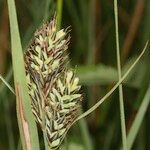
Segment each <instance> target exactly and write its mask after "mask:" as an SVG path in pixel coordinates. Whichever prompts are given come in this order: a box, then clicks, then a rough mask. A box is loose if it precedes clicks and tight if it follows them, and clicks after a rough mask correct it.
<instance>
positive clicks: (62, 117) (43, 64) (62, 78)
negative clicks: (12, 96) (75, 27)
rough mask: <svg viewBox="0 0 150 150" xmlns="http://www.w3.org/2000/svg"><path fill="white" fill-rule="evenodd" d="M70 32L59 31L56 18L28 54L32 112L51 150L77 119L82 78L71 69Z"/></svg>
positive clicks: (39, 34) (38, 31) (32, 45)
mask: <svg viewBox="0 0 150 150" xmlns="http://www.w3.org/2000/svg"><path fill="white" fill-rule="evenodd" d="M67 33H68V29H62V30H60V31H57V30H56V18H53V19H52V20H51V21H50V23H46V24H44V25H43V26H42V27H41V28H40V29H39V30H37V31H36V32H35V35H34V38H33V40H32V42H31V44H30V46H29V48H28V49H27V51H26V52H25V56H24V57H25V68H26V76H27V83H28V89H29V95H30V97H31V106H32V112H33V114H34V116H35V119H36V121H37V123H38V124H39V125H40V126H41V128H42V131H43V132H44V134H45V135H46V139H47V141H48V144H49V146H50V148H51V149H57V148H58V147H59V146H60V144H61V142H62V141H63V139H64V137H65V135H66V133H67V131H68V129H69V128H70V126H71V125H72V123H73V122H74V120H75V119H76V118H77V113H78V110H79V107H80V101H81V94H80V93H79V89H80V86H79V85H78V82H79V79H78V78H77V77H75V75H74V72H73V71H72V70H71V69H69V68H68V66H67V64H68V58H67V53H66V50H67V48H68V44H69V40H70V36H68V35H67Z"/></svg>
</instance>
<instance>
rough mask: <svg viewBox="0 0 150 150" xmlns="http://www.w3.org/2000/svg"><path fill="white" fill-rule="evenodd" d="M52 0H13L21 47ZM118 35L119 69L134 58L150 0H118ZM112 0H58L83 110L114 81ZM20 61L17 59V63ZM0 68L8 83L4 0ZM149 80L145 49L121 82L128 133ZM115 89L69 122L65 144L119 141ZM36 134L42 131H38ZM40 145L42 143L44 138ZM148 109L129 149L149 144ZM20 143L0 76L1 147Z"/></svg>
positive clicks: (93, 148) (144, 35) (48, 13)
mask: <svg viewBox="0 0 150 150" xmlns="http://www.w3.org/2000/svg"><path fill="white" fill-rule="evenodd" d="M56 7H57V1H56V0H16V8H17V15H18V22H19V28H20V34H21V40H22V45H23V49H26V47H27V46H28V44H29V42H30V40H31V39H32V36H33V34H34V32H35V30H36V29H37V28H38V27H39V26H41V25H42V24H43V23H44V22H46V21H48V20H50V18H51V17H52V16H53V15H54V14H55V12H56ZM118 7H119V16H118V17H119V36H120V51H121V64H122V71H123V72H125V71H126V70H127V68H129V66H130V65H131V64H132V63H133V62H134V60H135V59H136V58H137V56H138V55H139V53H140V52H141V50H142V49H143V47H144V44H145V43H146V41H147V40H148V39H149V36H150V0H126V1H125V0H120V1H119V3H118ZM114 25H115V24H114V10H113V0H108V1H105V0H63V8H62V25H61V27H62V28H66V27H68V26H71V32H70V34H71V42H70V46H69V49H68V52H69V56H70V62H71V66H72V67H73V68H75V69H76V73H77V76H79V78H80V83H81V84H82V85H83V87H82V90H81V91H82V93H83V111H85V110H87V109H88V108H90V107H91V106H93V105H94V104H95V103H96V102H97V101H98V100H99V99H100V98H101V97H103V96H104V95H105V94H106V93H107V92H108V91H109V90H110V88H111V87H112V86H113V85H114V83H115V82H117V81H118V75H117V59H116V45H115V26H114ZM18 65H19V64H18ZM0 74H1V75H2V76H3V77H4V78H5V79H6V80H7V81H8V82H9V83H10V84H11V85H12V86H13V72H12V62H11V50H10V34H9V18H8V8H7V1H6V0H0ZM149 84H150V53H149V51H147V52H146V53H145V54H144V57H142V59H141V60H140V62H139V63H138V64H137V66H136V67H135V68H134V69H133V70H132V73H131V74H130V75H129V76H128V78H127V79H126V80H125V81H124V83H123V95H124V105H125V116H126V117H125V120H126V129H127V133H128V131H129V129H130V127H131V125H132V122H133V120H134V118H135V115H136V114H137V111H138V108H139V106H140V104H141V102H142V100H143V98H144V96H145V93H146V91H147V88H148V86H149ZM119 109H120V108H119V99H118V90H116V91H115V92H114V93H113V95H112V96H111V97H110V98H109V99H108V100H106V101H105V102H104V103H103V104H102V105H101V106H100V107H99V108H98V109H97V110H96V111H94V112H93V113H92V114H91V115H89V116H88V117H87V118H86V119H84V120H81V121H79V122H78V123H77V124H76V125H74V126H73V127H72V128H71V129H70V131H69V133H68V135H67V137H66V140H65V142H64V146H63V147H64V149H69V150H77V149H78V150H117V149H120V147H121V143H122V142H121V127H120V110H119ZM39 135H40V136H41V138H42V135H41V133H40V131H39ZM40 141H41V149H43V141H42V139H41V140H40ZM149 141H150V110H149V109H148V110H147V112H146V114H145V116H144V118H143V122H142V124H141V126H140V130H139V132H138V134H137V137H136V140H135V142H134V145H133V147H132V149H133V150H149V149H150V144H149ZM17 149H18V150H19V149H21V146H20V140H19V130H18V125H17V119H16V108H15V96H14V95H13V94H12V93H11V92H10V91H9V90H8V89H7V87H5V85H4V84H3V83H2V82H1V81H0V150H17Z"/></svg>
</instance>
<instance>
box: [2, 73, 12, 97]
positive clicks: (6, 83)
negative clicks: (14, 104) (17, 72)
mask: <svg viewBox="0 0 150 150" xmlns="http://www.w3.org/2000/svg"><path fill="white" fill-rule="evenodd" d="M0 80H2V82H3V83H4V84H5V85H6V86H7V87H8V89H9V90H10V91H11V92H12V93H13V94H15V91H14V89H13V88H12V87H11V85H10V84H9V83H8V82H7V81H6V80H5V79H4V78H3V77H2V76H1V75H0ZM0 91H2V90H0Z"/></svg>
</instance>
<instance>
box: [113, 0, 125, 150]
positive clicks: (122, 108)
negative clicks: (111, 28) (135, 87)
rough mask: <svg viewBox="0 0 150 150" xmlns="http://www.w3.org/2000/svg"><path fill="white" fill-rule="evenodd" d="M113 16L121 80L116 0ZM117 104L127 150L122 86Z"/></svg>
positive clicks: (123, 141)
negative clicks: (118, 104)
mask: <svg viewBox="0 0 150 150" xmlns="http://www.w3.org/2000/svg"><path fill="white" fill-rule="evenodd" d="M114 14H115V29H116V30H115V31H116V33H115V34H116V51H117V68H118V77H119V80H120V79H121V63H120V50H119V31H118V5H117V0H114ZM119 103H120V120H121V133H122V144H123V149H124V150H127V138H126V125H125V114H124V102H123V88H122V84H120V85H119Z"/></svg>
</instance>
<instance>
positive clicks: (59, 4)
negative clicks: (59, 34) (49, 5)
mask: <svg viewBox="0 0 150 150" xmlns="http://www.w3.org/2000/svg"><path fill="white" fill-rule="evenodd" d="M62 8H63V0H57V30H60V28H61V22H62Z"/></svg>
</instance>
